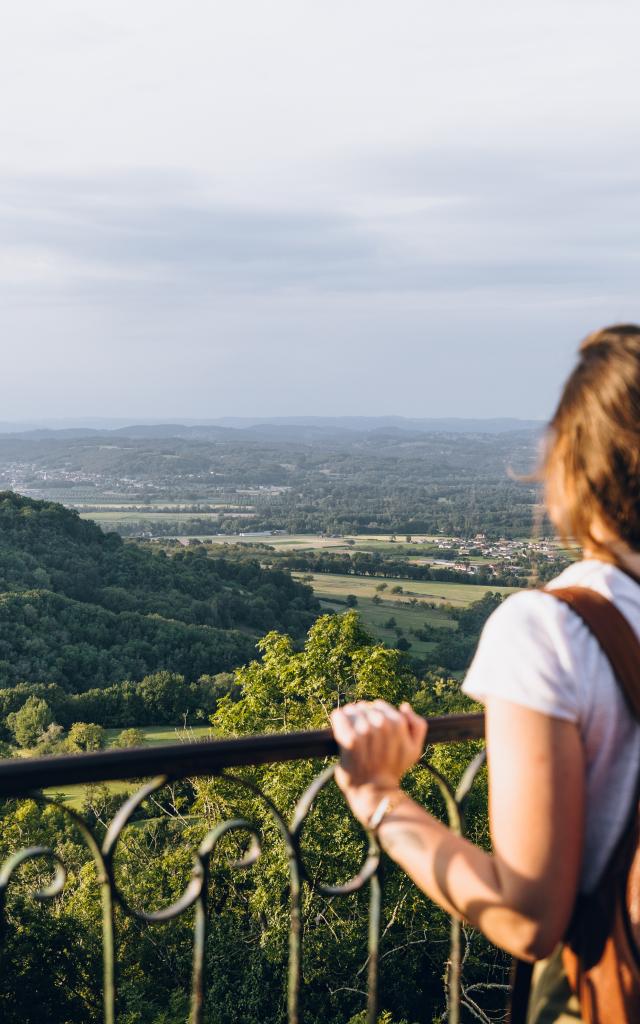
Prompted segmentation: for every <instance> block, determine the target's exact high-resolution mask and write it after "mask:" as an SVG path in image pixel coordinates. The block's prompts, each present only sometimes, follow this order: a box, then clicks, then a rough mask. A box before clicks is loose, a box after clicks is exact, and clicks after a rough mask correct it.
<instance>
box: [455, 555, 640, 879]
mask: <svg viewBox="0 0 640 1024" xmlns="http://www.w3.org/2000/svg"><path fill="white" fill-rule="evenodd" d="M549 586H550V587H569V586H581V587H590V588H591V589H592V590H596V591H598V593H600V594H603V595H604V596H605V597H608V598H609V599H610V600H612V601H613V602H614V604H615V605H616V606H617V608H618V609H619V610H620V611H621V612H622V614H623V615H624V616H625V617H626V619H627V620H628V622H629V624H630V625H631V626H632V627H633V629H634V630H635V632H636V633H637V635H638V637H639V638H640V584H638V583H636V582H635V580H633V579H632V578H631V577H630V576H627V574H626V573H624V572H622V571H621V570H620V569H618V568H616V567H615V566H613V565H610V564H608V563H606V562H600V561H598V560H596V559H585V560H584V561H582V562H576V563H574V564H573V565H570V566H569V568H568V569H565V571H564V572H562V573H561V574H560V575H559V576H557V577H556V578H555V579H554V580H553V581H552V582H551V583H550V584H549ZM462 690H463V692H464V693H466V694H467V695H468V696H469V697H472V698H473V699H474V700H478V701H481V702H484V700H485V699H486V697H488V696H490V695H492V694H493V695H495V696H498V697H503V698H504V699H506V700H510V701H513V703H514V704H520V705H522V706H523V707H527V708H532V709H533V710H534V711H541V712H542V713H543V714H546V715H550V716H552V717H554V718H564V719H566V720H567V721H570V722H576V723H577V724H578V726H579V728H580V733H581V736H582V741H583V743H584V747H585V752H586V759H587V790H586V831H585V846H584V852H583V860H582V875H581V881H580V888H581V889H583V890H584V891H587V892H589V891H590V890H591V889H593V888H594V886H595V884H596V883H597V881H598V878H599V876H600V874H601V872H602V870H603V869H604V867H605V865H606V862H607V859H608V857H609V855H610V853H611V852H612V851H613V848H614V846H615V844H616V842H617V840H618V839H619V837H620V835H621V834H622V830H623V828H624V825H625V824H626V821H627V819H628V815H629V813H630V810H631V804H632V800H633V796H634V793H635V789H636V785H637V780H638V774H639V772H640V726H639V725H638V724H637V723H636V722H635V721H634V719H633V718H632V717H631V715H630V713H629V711H628V710H627V707H626V704H625V701H624V698H623V696H622V694H621V692H620V689H619V687H618V684H617V683H616V680H615V678H614V675H613V672H612V670H611V666H610V664H609V661H608V659H607V657H606V656H605V654H604V653H603V652H602V649H601V648H600V645H599V644H598V642H597V640H596V639H595V637H594V636H593V635H592V633H591V632H590V631H589V630H588V628H587V627H586V626H585V624H584V623H583V621H582V619H580V618H579V616H578V615H577V614H576V613H575V612H573V611H571V609H570V608H569V607H568V606H567V605H566V604H564V602H562V601H558V600H557V599H556V598H554V597H551V595H549V594H544V593H542V592H541V591H539V590H525V591H521V592H520V593H517V594H512V595H511V596H510V597H509V598H508V599H507V600H506V601H505V602H504V604H502V605H500V607H499V608H497V609H496V611H495V612H494V613H493V615H491V617H490V618H489V620H488V621H487V623H486V625H485V627H484V630H483V632H482V636H481V637H480V643H479V645H478V650H477V652H476V655H475V657H474V659H473V662H472V664H471V667H470V669H469V671H468V673H467V676H466V679H465V681H464V684H463V686H462Z"/></svg>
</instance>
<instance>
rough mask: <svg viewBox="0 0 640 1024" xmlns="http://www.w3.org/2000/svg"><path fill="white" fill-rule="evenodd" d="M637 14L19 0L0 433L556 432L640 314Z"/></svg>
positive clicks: (13, 15)
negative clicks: (262, 425) (198, 429)
mask: <svg viewBox="0 0 640 1024" xmlns="http://www.w3.org/2000/svg"><path fill="white" fill-rule="evenodd" d="M639 29H640V8H638V6H637V4H636V3H635V2H620V0H598V2H594V0H536V3H535V4H532V3H531V2H527V3H524V2H520V0H483V3H481V4H479V3H477V2H476V0H448V2H447V3H446V4H443V3H435V2H433V0H321V2H320V0H275V2H272V3H265V2H264V0H235V2H234V3H222V2H220V0H217V2H216V0H214V2H212V0H181V2H180V3H178V2H177V0H174V2H167V0H136V2H135V3H133V4H132V3H131V2H130V0H126V2H125V0H108V2H106V0H92V2H91V3H90V4H87V3H86V0H47V3H46V4H43V3H42V2H41V0H20V3H19V4H11V5H6V8H5V9H4V10H3V15H2V29H1V32H0V139H1V140H2V142H1V145H0V345H1V348H2V363H1V364H0V420H1V421H8V420H34V419H36V420H43V419H51V418H56V419H63V418H64V419H78V420H82V419H83V418H84V419H86V418H88V417H96V416H109V417H120V418H125V419H127V418H129V419H131V420H132V421H133V420H136V419H149V418H151V419H154V418H157V419H158V420H171V421H175V420H176V419H180V418H189V419H197V418H207V419H213V418H217V417H220V416H265V417H266V416H270V415H273V416H282V415H291V416H295V415H302V414H308V415H376V414H380V415H389V414H400V415H407V416H425V417H429V416H434V417H440V416H470V417H478V416H487V417H495V416H518V417H524V418H532V419H539V418H546V417H548V416H549V415H550V413H551V412H552V410H553V405H554V402H555V401H556V399H557V395H558V392H559V388H560V386H561V382H562V378H563V375H565V374H566V372H567V371H568V369H569V368H570V367H571V365H572V360H573V356H574V353H575V350H576V347H577V345H578V343H579V340H580V338H581V337H582V336H583V335H584V334H585V333H587V332H588V331H590V330H592V329H594V328H596V327H599V326H602V325H604V324H605V323H611V322H616V321H628V320H640V294H639V292H638V287H637V285H638V274H639V270H640V235H639V231H638V226H639V224H640V132H639V130H638V129H639V128H640V125H639V87H638V72H637V60H638V58H637V39H638V31H639Z"/></svg>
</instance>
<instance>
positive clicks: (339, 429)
mask: <svg viewBox="0 0 640 1024" xmlns="http://www.w3.org/2000/svg"><path fill="white" fill-rule="evenodd" d="M543 426H544V424H543V422H542V421H540V420H519V419H513V418H502V419H501V418H496V419H464V418H455V417H452V418H444V419H410V418H407V417H404V416H282V417H266V418H258V417H256V418H252V417H231V416H227V417H224V418H222V419H219V420H211V421H208V422H203V423H192V422H186V423H175V422H174V423H162V422H159V423H135V422H134V423H130V424H127V425H117V426H116V425H113V426H110V427H102V426H91V425H89V426H82V425H78V426H73V427H72V426H65V427H46V426H38V427H36V428H34V427H29V426H26V427H24V428H20V426H19V425H18V424H15V425H13V427H12V426H11V425H10V424H2V423H0V435H1V434H5V435H11V436H12V437H14V438H23V439H25V440H34V441H42V440H47V439H60V440H73V439H81V438H96V437H101V436H105V437H119V438H120V437H132V438H140V439H141V438H147V439H161V438H176V437H180V438H185V439H190V440H202V441H217V440H220V441H229V440H231V441H233V440H239V439H241V438H243V437H246V438H253V439H255V440H269V441H278V440H282V441H283V442H287V441H291V440H297V441H301V440H304V441H319V440H323V439H327V438H340V437H342V438H350V437H353V436H354V435H357V434H361V435H363V436H367V435H371V434H375V433H379V432H381V431H383V432H385V433H386V432H389V431H392V432H396V431H402V432H407V433H412V434H418V435H419V434H507V433H512V432H518V431H536V430H541V429H542V428H543Z"/></svg>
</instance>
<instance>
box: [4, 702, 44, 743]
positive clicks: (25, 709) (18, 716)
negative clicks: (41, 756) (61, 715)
mask: <svg viewBox="0 0 640 1024" xmlns="http://www.w3.org/2000/svg"><path fill="white" fill-rule="evenodd" d="M52 721H53V717H52V715H51V709H50V707H49V705H48V704H47V702H46V700H43V699H42V698H41V697H28V698H27V700H26V701H25V702H24V704H23V705H22V707H21V708H20V710H19V711H14V712H12V713H11V714H10V715H7V725H8V726H9V729H10V730H11V732H12V733H13V735H14V736H15V740H16V743H17V744H18V746H19V747H35V745H36V743H37V742H38V740H39V739H40V737H41V735H42V733H43V732H44V731H45V729H46V728H47V726H48V725H49V724H50V723H51V722H52Z"/></svg>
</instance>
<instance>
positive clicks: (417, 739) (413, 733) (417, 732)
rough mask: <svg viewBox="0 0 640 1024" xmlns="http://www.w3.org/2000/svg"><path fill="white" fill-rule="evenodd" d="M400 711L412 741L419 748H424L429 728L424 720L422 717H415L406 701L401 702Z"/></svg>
mask: <svg viewBox="0 0 640 1024" xmlns="http://www.w3.org/2000/svg"><path fill="white" fill-rule="evenodd" d="M400 711H401V713H402V715H403V716H404V719H405V721H406V723H407V727H408V729H409V735H410V737H411V739H412V741H413V742H414V743H416V744H419V745H420V747H421V748H422V747H424V743H425V740H426V738H427V730H428V728H429V727H428V724H427V721H426V719H425V718H423V717H422V715H417V714H416V713H415V711H414V710H413V708H412V707H411V705H410V704H409V703H408V702H407V701H403V703H402V704H401V705H400Z"/></svg>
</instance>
